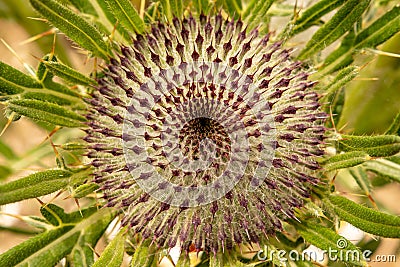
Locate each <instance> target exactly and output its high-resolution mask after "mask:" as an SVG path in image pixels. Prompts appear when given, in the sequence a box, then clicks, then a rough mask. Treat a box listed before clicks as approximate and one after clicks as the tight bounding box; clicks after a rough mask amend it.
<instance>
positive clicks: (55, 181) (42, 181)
mask: <svg viewBox="0 0 400 267" xmlns="http://www.w3.org/2000/svg"><path fill="white" fill-rule="evenodd" d="M71 176H72V173H71V172H69V171H66V170H47V171H43V172H38V173H34V174H31V175H29V176H27V177H25V178H21V179H19V180H16V181H12V182H9V183H7V184H2V185H0V193H1V194H0V205H4V204H7V203H13V202H17V201H20V200H23V199H28V198H34V197H39V196H43V195H47V194H50V193H53V192H55V191H57V190H60V189H61V188H64V187H65V186H66V185H67V184H68V182H69V179H70V177H71Z"/></svg>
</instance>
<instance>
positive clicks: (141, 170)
mask: <svg viewBox="0 0 400 267" xmlns="http://www.w3.org/2000/svg"><path fill="white" fill-rule="evenodd" d="M289 57H290V51H289V50H287V49H283V48H281V42H274V43H273V42H271V41H269V35H266V36H259V34H258V31H257V30H256V29H255V30H251V29H247V27H246V25H245V24H244V23H243V22H242V21H240V20H239V21H235V20H228V19H224V18H223V17H222V15H220V14H218V15H216V16H212V17H206V16H204V15H201V16H200V17H199V18H194V17H193V16H189V17H187V18H184V19H183V20H182V21H180V20H179V19H177V18H174V19H173V20H172V24H163V23H158V24H156V25H154V26H152V29H151V33H149V34H146V35H137V36H136V37H135V39H134V41H133V45H131V46H122V47H121V54H120V55H119V56H118V57H117V58H115V59H114V58H113V59H111V60H110V61H111V64H109V65H108V70H107V71H105V75H104V77H103V78H101V79H100V80H99V81H98V83H99V86H98V88H97V89H96V90H94V92H93V97H92V98H90V99H88V100H87V102H88V103H89V104H90V111H91V112H90V113H89V114H88V115H87V116H86V117H87V120H88V122H87V123H86V124H87V125H88V126H89V127H88V128H87V129H86V130H85V131H86V132H87V133H88V135H87V136H86V137H85V138H84V139H85V140H86V141H87V142H88V143H89V149H90V151H89V153H88V156H89V158H93V161H92V165H93V166H94V167H95V182H96V183H98V184H99V185H100V186H101V187H100V190H102V192H104V196H105V199H106V201H107V202H106V206H113V207H117V208H120V209H123V210H124V212H125V216H124V218H123V219H122V223H123V225H128V227H129V228H130V229H131V230H132V231H133V232H136V233H141V235H142V238H149V239H151V240H155V242H156V243H158V245H159V246H160V247H174V246H175V245H177V243H179V242H180V243H181V244H182V246H183V248H184V249H185V250H187V251H188V250H189V248H190V245H192V244H194V246H195V249H196V250H197V251H200V250H205V251H211V252H213V254H216V253H217V252H219V251H223V250H224V249H226V248H229V249H232V248H233V246H234V244H235V243H236V244H240V243H251V242H253V243H257V242H259V241H260V240H261V239H264V238H268V237H269V236H271V235H274V234H275V232H276V231H281V230H283V228H282V223H281V220H287V219H295V218H296V216H295V210H294V209H295V208H299V207H301V206H302V205H303V199H304V198H308V197H309V196H310V194H311V186H312V185H316V184H318V183H319V178H317V173H316V170H317V169H319V164H318V163H317V162H316V159H315V157H313V156H316V155H318V156H321V155H322V154H323V151H322V150H321V149H322V146H321V145H322V140H323V135H324V132H325V128H324V126H323V125H322V124H323V119H324V118H325V117H326V115H325V114H324V113H323V112H321V111H320V110H319V106H320V105H319V104H318V94H317V93H316V92H315V91H313V90H312V87H313V85H314V83H313V82H311V81H307V77H308V74H307V72H306V71H305V70H303V69H302V67H301V62H293V61H291V60H290V58H289ZM207 142H208V143H207ZM249 215H250V218H249Z"/></svg>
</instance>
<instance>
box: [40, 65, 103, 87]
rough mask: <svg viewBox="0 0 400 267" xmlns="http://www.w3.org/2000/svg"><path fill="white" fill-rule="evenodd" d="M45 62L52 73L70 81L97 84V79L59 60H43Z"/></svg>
mask: <svg viewBox="0 0 400 267" xmlns="http://www.w3.org/2000/svg"><path fill="white" fill-rule="evenodd" d="M43 64H44V65H45V66H46V68H47V69H48V70H49V71H50V72H51V73H53V74H54V75H56V76H58V77H60V78H62V79H64V80H66V81H68V82H70V83H73V84H81V85H93V84H96V81H95V80H93V79H91V78H89V77H87V76H85V75H83V74H82V73H80V72H78V71H76V70H74V69H73V68H71V67H68V66H67V65H64V64H62V63H60V62H58V61H43Z"/></svg>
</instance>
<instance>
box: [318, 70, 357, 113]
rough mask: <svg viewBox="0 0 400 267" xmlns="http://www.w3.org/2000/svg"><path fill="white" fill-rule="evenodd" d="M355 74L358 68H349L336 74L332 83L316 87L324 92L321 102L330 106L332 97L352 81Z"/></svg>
mask: <svg viewBox="0 0 400 267" xmlns="http://www.w3.org/2000/svg"><path fill="white" fill-rule="evenodd" d="M357 74H358V68H357V67H354V66H350V67H347V68H344V69H342V70H341V71H340V72H338V74H337V75H336V77H335V78H334V79H333V81H332V82H331V83H329V84H328V85H327V86H318V87H317V89H320V90H324V91H325V96H324V97H323V98H322V100H321V102H322V103H326V104H331V103H332V102H333V100H334V96H335V95H336V93H337V92H338V91H339V89H341V88H342V87H343V86H345V85H346V84H347V83H348V82H350V81H351V80H353V79H354V77H356V76H357ZM327 106H328V105H327ZM327 111H328V110H327Z"/></svg>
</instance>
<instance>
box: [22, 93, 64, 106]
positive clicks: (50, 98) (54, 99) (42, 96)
mask: <svg viewBox="0 0 400 267" xmlns="http://www.w3.org/2000/svg"><path fill="white" fill-rule="evenodd" d="M21 98H22V99H36V100H40V101H46V102H50V103H54V104H57V105H60V106H65V105H71V104H72V102H71V101H70V100H68V99H65V98H62V97H59V96H56V95H53V94H48V93H45V90H43V92H26V93H23V94H22V95H21Z"/></svg>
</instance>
